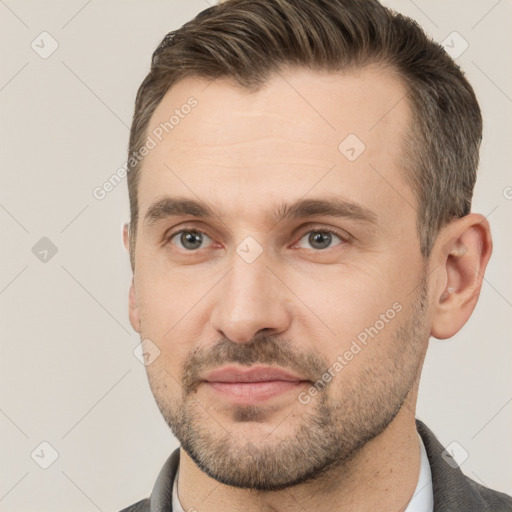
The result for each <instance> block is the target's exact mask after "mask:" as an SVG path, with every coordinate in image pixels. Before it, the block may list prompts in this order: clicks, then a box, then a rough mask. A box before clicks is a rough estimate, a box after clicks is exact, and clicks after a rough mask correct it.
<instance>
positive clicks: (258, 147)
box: [138, 67, 415, 217]
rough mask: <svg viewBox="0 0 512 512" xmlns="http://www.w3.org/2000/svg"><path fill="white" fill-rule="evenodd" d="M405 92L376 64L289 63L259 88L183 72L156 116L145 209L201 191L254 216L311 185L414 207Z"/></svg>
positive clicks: (142, 200)
mask: <svg viewBox="0 0 512 512" xmlns="http://www.w3.org/2000/svg"><path fill="white" fill-rule="evenodd" d="M405 95H406V93H405V89H404V87H403V85H402V84H401V82H400V81H399V80H398V79H397V78H395V77H394V76H393V75H392V73H391V72H389V71H388V70H383V69H382V68H377V67H373V68H372V67H367V68H364V69H359V70H355V71H352V72H350V73H342V72H337V73H333V72H329V73H326V72H323V73H320V72H316V71H315V72H313V71H308V70H304V69H293V68H292V69H286V70H282V71H281V72H279V73H276V74H274V75H272V77H271V78H270V79H269V80H268V81H267V82H266V83H265V85H264V86H263V87H262V88H261V89H260V90H258V91H257V92H250V91H248V90H246V89H243V88H241V87H240V86H237V85H236V84H235V83H233V82H232V81H230V80H228V79H217V80H213V81H210V80H206V79H199V78H186V79H183V80H181V81H180V82H178V83H177V84H176V85H175V86H173V87H172V88H171V89H170V90H169V91H168V92H167V94H166V95H165V97H164V98H163V99H162V101H161V102H160V104H159V105H158V107H157V109H156V110H155V112H154V114H153V116H152V118H151V120H150V123H149V127H148V130H147V136H148V137H150V138H151V139H152V140H153V142H154V143H155V144H154V147H153V148H152V149H151V150H150V151H149V154H148V155H147V156H145V158H144V162H143V165H142V174H141V179H140V185H139V187H140V188H139V194H138V195H139V209H140V212H141V215H143V214H144V211H145V210H147V209H148V207H149V206H150V205H151V203H152V202H154V200H155V197H157V196H159V195H162V194H170V195H179V196H188V197H194V198H195V199H197V198H199V199H201V200H204V201H205V202H206V203H207V204H215V205H217V207H218V209H219V210H222V213H223V214H225V215H226V216H228V217H229V214H230V211H229V210H230V207H231V213H233V214H236V215H238V216H239V215H240V213H241V212H243V211H246V212H247V214H249V213H251V212H254V210H255V209H258V208H262V209H263V208H264V206H265V205H266V204H267V203H269V202H273V203H277V202H279V201H282V200H283V199H285V198H286V199H290V200H293V199H297V198H299V197H302V196H304V195H305V194H307V193H308V191H313V192H315V195H319V194H320V195H321V194H322V193H326V192H329V193H332V192H336V193H339V194H340V195H342V196H345V197H347V198H348V199H351V200H354V201H356V202H359V203H361V204H363V205H364V204H365V203H366V204H367V205H368V206H369V205H370V204H371V203H372V202H373V203H375V202H377V203H378V202H379V201H380V202H381V203H382V201H383V200H384V201H387V202H388V203H389V201H390V199H393V197H392V196H393V195H396V197H395V198H394V199H395V200H396V199H399V201H398V202H397V204H396V205H395V206H396V207H398V206H402V207H406V208H407V207H409V208H410V206H411V204H413V203H414V202H415V200H414V197H413V195H412V192H411V191H410V190H409V187H408V186H407V184H406V182H405V180H404V179H403V176H402V172H403V171H402V169H401V167H400V163H401V154H402V144H401V143H402V140H403V137H404V134H405V133H406V130H407V129H408V123H409V119H410V109H409V105H408V102H407V100H406V96H405ZM191 105H193V106H191ZM384 196H387V198H386V197H384ZM398 203H400V204H398ZM405 203H408V206H407V205H406V204H405ZM375 206H377V207H379V205H378V204H377V205H375ZM388 206H389V205H388ZM395 210H397V208H395ZM411 213H414V212H411V211H409V215H411ZM395 214H399V212H398V211H395Z"/></svg>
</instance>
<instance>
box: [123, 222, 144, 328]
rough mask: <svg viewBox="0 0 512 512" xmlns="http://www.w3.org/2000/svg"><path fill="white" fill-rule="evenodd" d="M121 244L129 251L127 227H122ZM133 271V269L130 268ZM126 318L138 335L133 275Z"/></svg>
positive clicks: (138, 318) (138, 317) (138, 319)
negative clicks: (127, 317)
mask: <svg viewBox="0 0 512 512" xmlns="http://www.w3.org/2000/svg"><path fill="white" fill-rule="evenodd" d="M123 243H124V246H125V248H126V250H127V251H128V252H129V251H130V231H129V225H128V224H125V225H124V226H123ZM132 270H133V267H132ZM128 316H129V317H130V324H131V326H132V327H133V329H134V331H135V332H138V333H140V331H141V328H140V315H139V307H138V306H137V295H136V293H135V275H133V276H132V282H131V284H130V291H129V293H128Z"/></svg>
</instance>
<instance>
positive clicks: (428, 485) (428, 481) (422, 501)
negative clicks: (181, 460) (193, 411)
mask: <svg viewBox="0 0 512 512" xmlns="http://www.w3.org/2000/svg"><path fill="white" fill-rule="evenodd" d="M418 439H419V444H420V454H421V462H420V476H419V478H418V484H417V485H416V489H415V490H414V494H413V497H412V498H411V501H410V502H409V505H407V508H406V509H405V511H404V512H433V510H434V492H433V488H432V473H431V472H430V463H429V462H428V457H427V452H426V450H425V445H424V444H423V440H422V439H421V436H420V435H419V434H418ZM179 471H180V468H179V466H178V470H177V471H176V477H175V478H174V484H173V488H172V510H173V512H185V511H184V509H183V507H182V506H181V503H180V500H179V499H178V476H179Z"/></svg>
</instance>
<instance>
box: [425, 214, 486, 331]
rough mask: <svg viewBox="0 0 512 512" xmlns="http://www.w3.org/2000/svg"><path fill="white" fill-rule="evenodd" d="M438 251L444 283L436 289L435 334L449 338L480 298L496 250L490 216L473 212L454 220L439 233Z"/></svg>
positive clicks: (460, 326)
mask: <svg viewBox="0 0 512 512" xmlns="http://www.w3.org/2000/svg"><path fill="white" fill-rule="evenodd" d="M434 251H436V252H437V255H436V260H438V261H439V262H440V263H439V266H440V267H441V272H442V276H441V277H442V279H440V283H442V287H441V288H438V289H437V290H435V296H434V304H433V307H432V327H431V335H432V336H434V337H435V338H438V339H446V338H450V337H452V336H454V335H455V334H456V333H457V332H458V331H459V330H460V329H461V328H462V327H463V326H464V324H465V323H466V322H467V321H468V320H469V317H470V316H471V314H472V313H473V310H474V309H475V306H476V303H477V301H478V297H479V295H480V290H481V288H482V283H483V278H484V273H485V268H486V266H487V263H488V261H489V258H490V257H491V253H492V238H491V232H490V227H489V223H488V222H487V219H486V218H485V217H483V216H482V215H479V214H469V215H467V216H465V217H462V218H460V219H457V220H455V221H453V222H451V223H450V224H449V225H448V226H447V227H446V228H445V229H444V230H443V232H442V233H441V234H440V237H438V241H436V245H435V247H434V250H433V252H434Z"/></svg>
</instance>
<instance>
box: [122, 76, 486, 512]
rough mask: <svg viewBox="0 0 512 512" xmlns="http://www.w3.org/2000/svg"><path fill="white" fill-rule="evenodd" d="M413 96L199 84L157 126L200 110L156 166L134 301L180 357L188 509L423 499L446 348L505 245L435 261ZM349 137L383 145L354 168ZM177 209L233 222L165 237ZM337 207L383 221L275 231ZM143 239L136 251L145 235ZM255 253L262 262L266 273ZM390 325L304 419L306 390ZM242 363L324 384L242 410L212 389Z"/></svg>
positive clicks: (295, 79)
mask: <svg viewBox="0 0 512 512" xmlns="http://www.w3.org/2000/svg"><path fill="white" fill-rule="evenodd" d="M404 95H405V90H404V88H403V86H402V85H401V83H400V82H399V81H398V80H397V78H396V77H395V76H393V75H392V74H391V73H389V72H388V71H386V70H383V69H379V68H377V67H373V68H365V69H362V70H357V71H353V72H351V73H349V74H347V73H318V72H312V71H306V70H302V69H286V70H282V72H280V73H278V74H275V75H273V76H272V77H271V79H270V80H269V81H268V82H267V84H266V85H265V87H264V88H263V89H261V90H260V91H258V92H256V93H249V92H248V91H246V90H244V89H241V88H240V87H237V86H235V85H234V83H232V82H230V81H229V80H215V81H213V82H210V81H207V80H202V79H192V78H187V79H185V80H183V81H181V82H179V83H178V84H176V85H175V86H173V87H172V89H171V90H170V91H169V92H168V93H167V94H166V96H165V97H164V99H163V100H162V102H161V103H160V105H159V106H158V108H157V110H156V111H155V113H154V115H153V118H152V120H151V123H150V130H149V131H148V133H150V132H151V130H152V129H153V128H154V127H157V126H159V124H160V123H162V122H165V121H167V120H168V119H169V117H170V116H171V115H172V113H173V111H174V110H175V109H176V108H178V109H179V108H180V106H181V105H183V104H185V103H186V102H187V100H188V98H189V97H190V96H193V97H194V98H195V99H197V102H198V103H197V106H196V107H195V108H194V109H193V110H192V111H191V112H190V114H188V115H187V116H185V117H184V118H183V119H180V122H179V124H177V125H176V126H175V127H174V128H173V130H172V131H170V133H169V134H167V135H166V136H165V137H163V139H162V141H161V142H159V143H158V144H157V145H156V147H155V148H154V149H152V150H151V151H150V152H149V154H148V155H147V156H146V157H145V159H144V164H143V170H142V175H141V180H140V184H139V190H138V199H139V212H140V215H139V223H138V225H137V226H136V248H135V271H134V279H133V282H132V286H131V288H130V322H131V324H132V326H133V328H134V329H135V330H136V331H137V332H139V333H140V335H141V339H142V340H146V339H149V340H151V344H152V345H151V346H156V347H158V350H159V351H160V353H159V356H158V357H157V358H156V359H155V360H154V361H153V362H152V363H151V364H149V365H148V366H147V373H148V379H149V383H150V386H151V390H152V392H153V394H154V396H155V399H156V402H157V404H158V407H159V408H160V410H161V412H162V415H163V417H164V419H165V420H166V422H167V423H168V425H169V426H170V428H171V429H172V431H173V433H174V435H175V436H176V437H177V439H178V440H179V441H180V443H181V446H182V448H181V463H180V472H179V482H178V493H179V497H180V501H181V503H182V504H183V506H184V508H185V510H187V509H189V508H190V507H194V509H196V510H197V511H200V512H201V511H206V510H208V511H209V512H216V511H221V510H241V509H242V507H243V510H246V511H248V512H252V511H261V510H265V511H273V510H279V511H298V510H303V509H306V510H308V509H315V510H323V511H330V510H333V511H334V510H344V511H356V510H357V511H366V510H368V511H369V510H377V509H380V510H396V511H400V510H404V509H405V508H406V506H407V503H408V501H409V500H410V498H411V497H412V494H413V491H414V489H415V486H416V483H417V479H418V474H419V447H418V438H417V433H416V429H415V424H414V411H415V407H416V397H417V391H418V385H419V377H420V373H421V367H422V364H423V360H424V356H425V353H426V350H427V346H428V342H429V337H430V336H435V337H437V338H447V337H450V336H453V334H455V333H456V332H457V331H458V330H459V329H460V328H461V327H462V326H463V325H464V323H465V322H466V321H467V319H468V318H469V316H470V315H471V312H472V311H473V309H474V306H475V304H476V301H477V299H478V294H479V291H480V287H481V284H482V277H483V273H484V271H485V266H486V264H487V261H488V259H489V257H490V254H491V237H490V232H489V226H488V224H487V221H486V220H485V218H483V217H482V216H481V215H478V214H471V215H468V216H466V217H464V218H462V219H458V220H455V221H453V222H452V223H450V224H448V225H447V226H445V228H443V230H442V231H441V233H440V234H439V236H438V238H437V240H436V243H435V245H434V249H433V251H432V254H431V257H430V259H429V260H428V261H425V260H424V259H423V258H422V256H421V253H420V248H419V240H418V235H417V230H416V208H417V202H416V198H415V195H414V192H413V191H412V190H411V189H410V188H409V186H408V185H407V183H406V181H405V179H404V177H403V172H404V170H403V169H401V168H400V156H401V146H400V141H401V140H402V137H403V134H404V133H405V131H406V130H407V129H408V125H409V120H410V110H409V105H408V103H407V101H406V100H405V99H404V100H402V101H398V100H399V99H400V98H403V97H404ZM393 105H395V106H394V108H391V107H392V106H393ZM390 109H391V110H390ZM349 134H356V135H357V137H358V138H359V139H360V140H361V141H362V142H363V143H364V145H365V150H364V151H363V152H362V153H361V154H360V156H359V157H358V158H356V159H355V160H354V161H349V160H348V159H347V158H346V156H345V155H344V154H343V153H342V152H341V151H340V150H339V148H338V146H339V145H340V143H341V142H342V141H343V140H344V139H345V138H346V137H347V136H348V135H349ZM164 196H171V197H180V198H188V199H193V200H196V201H200V202H201V203H203V204H206V205H208V206H209V207H210V208H211V209H212V210H213V211H214V212H215V216H214V217H213V218H207V219H205V218H200V217H197V216H194V215H180V216H177V217H172V218H160V219H159V220H155V221H154V222H152V223H146V222H145V219H144V217H145V215H146V212H147V211H148V209H149V208H150V207H151V205H152V204H154V203H155V202H156V201H158V200H160V199H162V198H163V197H164ZM326 198H330V199H336V200H340V201H341V200H345V201H347V200H348V201H351V202H352V203H356V204H357V205H359V206H362V207H364V208H366V209H367V210H370V211H371V212H373V216H374V222H364V221H361V220H357V219H354V218H346V217H334V216H329V215H313V216H308V217H305V218H291V219H286V220H282V221H280V222H275V221H271V220H270V219H269V215H270V212H272V211H273V210H274V209H275V208H276V207H277V206H279V205H282V204H283V203H293V202H295V201H297V200H300V199H326ZM180 230H188V231H187V232H186V233H185V234H184V236H181V232H180ZM194 230H196V231H197V230H198V231H200V232H202V233H203V235H201V234H199V235H197V234H196V235H195V238H194V234H193V232H194ZM326 230H327V231H332V230H334V231H335V232H336V233H337V234H335V233H334V234H332V235H329V234H328V233H327V234H326V233H325V231H326ZM190 231H192V234H191V233H190ZM318 232H320V233H323V234H324V235H323V237H322V235H321V234H320V235H319V233H318ZM176 233H178V234H177V235H176ZM186 234H188V237H189V238H186V237H185V235H186ZM171 235H172V236H171ZM315 236H316V237H318V238H314V237H315ZM247 237H252V239H254V241H256V245H255V243H254V241H250V244H251V245H246V244H247V243H248V242H247ZM124 239H125V245H126V247H127V248H128V247H129V240H128V231H127V229H126V228H125V231H124ZM190 241H192V242H193V243H195V244H196V245H195V246H193V247H198V248H192V249H190V248H188V249H187V248H186V247H190V246H191V245H193V244H191V245H187V246H186V245H183V244H184V243H185V244H187V242H190ZM240 247H242V248H244V249H248V248H249V254H256V253H255V251H257V250H261V254H259V255H258V257H257V258H256V259H255V260H254V261H252V262H250V263H249V262H248V261H247V260H246V259H244V258H243V257H242V256H241V255H243V253H242V252H240V251H238V252H237V248H240ZM255 247H256V248H257V249H256V248H255ZM393 308H394V311H395V314H394V315H393V318H391V319H390V318H389V316H391V314H390V313H387V312H388V311H389V310H390V309H393ZM398 309H399V311H398ZM382 315H384V317H385V319H386V320H387V321H385V322H384V321H383V316H382ZM379 320H381V322H380V323H379V324H377V323H376V322H377V321H379ZM381 324H383V327H382V328H380V325H381ZM376 325H378V326H379V328H378V329H377V331H378V332H377V333H376V334H374V336H372V337H371V338H369V340H368V341H367V343H366V345H362V344H361V343H359V345H360V348H361V350H360V351H359V352H358V353H357V354H355V355H353V357H352V358H350V360H347V358H345V359H344V361H345V362H346V364H343V365H342V369H341V370H339V371H337V372H336V371H334V372H333V375H334V376H332V379H331V380H330V381H329V382H328V383H327V385H326V386H325V387H324V389H323V390H322V391H320V392H318V393H316V394H314V395H313V396H309V395H308V396H309V401H308V403H302V402H301V400H299V397H298V395H299V391H302V392H308V390H310V389H311V386H312V383H313V382H315V381H317V380H318V379H319V378H321V377H322V375H324V374H325V372H326V371H327V370H328V369H329V368H332V367H333V365H334V364H335V362H336V361H339V359H338V356H344V354H346V352H347V351H350V349H351V347H353V342H354V340H357V336H358V335H360V334H361V333H362V332H364V331H365V329H367V328H370V327H371V326H376ZM228 364H229V365H231V364H233V365H236V366H238V367H240V368H247V367H248V366H252V365H255V364H264V365H269V366H276V367H281V368H284V369H286V370H288V371H291V372H293V373H296V374H298V375H300V376H301V377H302V378H303V379H304V380H307V381H309V383H304V384H303V385H302V387H301V388H300V389H298V390H293V391H289V392H286V393H284V394H281V395H279V396H276V397H274V398H271V399H269V400H267V401H265V402H263V403H260V404H256V405H254V404H253V405H248V406H241V405H235V404H233V403H232V402H230V401H228V400H226V399H223V398H222V397H221V396H220V395H218V394H217V393H216V392H214V391H212V389H211V388H210V387H209V386H207V385H205V384H204V383H203V382H201V381H202V379H203V378H204V376H205V374H206V373H207V372H208V371H211V370H214V369H217V368H220V367H222V366H225V365H228ZM302 396H304V395H302Z"/></svg>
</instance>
